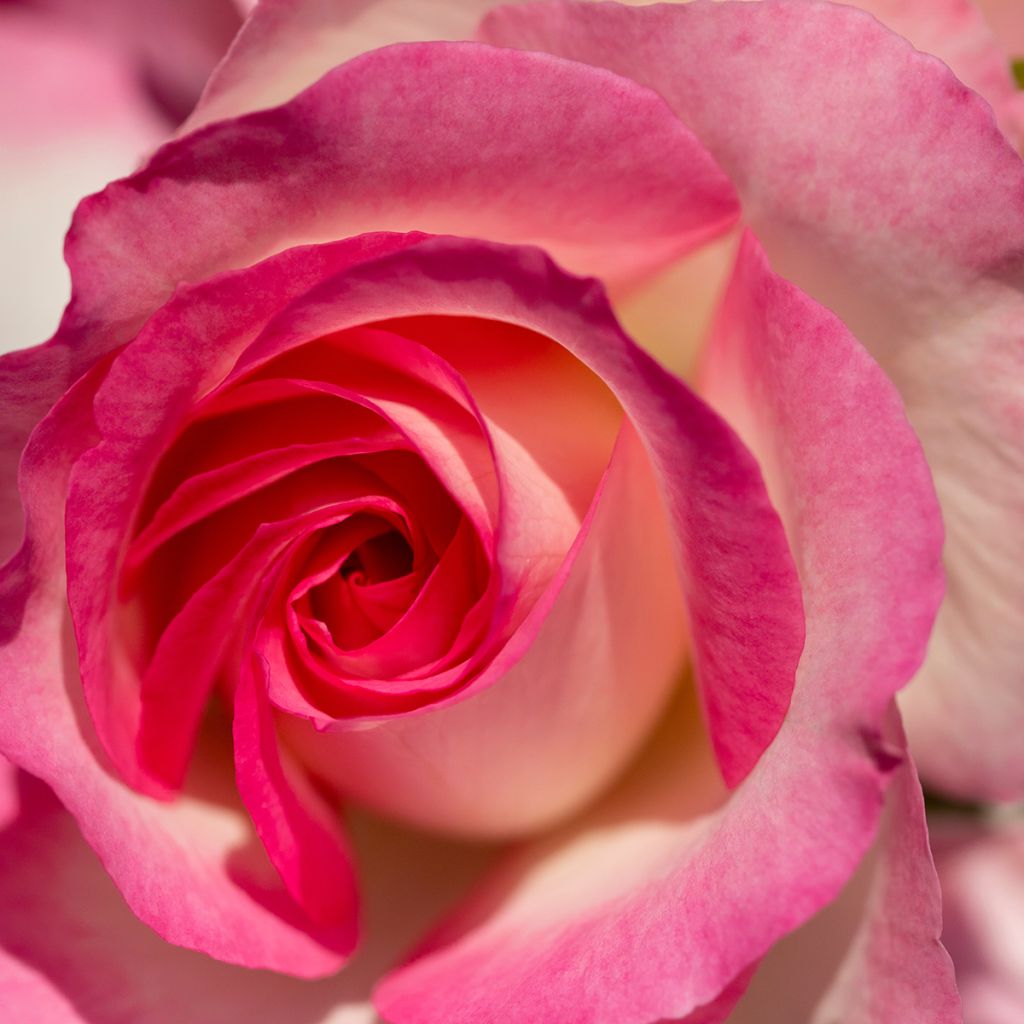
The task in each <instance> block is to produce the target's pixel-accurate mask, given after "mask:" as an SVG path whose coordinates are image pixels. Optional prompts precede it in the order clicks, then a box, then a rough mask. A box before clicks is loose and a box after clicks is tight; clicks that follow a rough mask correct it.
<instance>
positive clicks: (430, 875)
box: [0, 775, 490, 1024]
mask: <svg viewBox="0 0 1024 1024" xmlns="http://www.w3.org/2000/svg"><path fill="white" fill-rule="evenodd" d="M19 796H20V803H21V813H20V815H19V817H18V818H17V820H16V821H15V822H14V823H13V824H11V825H10V826H9V827H8V828H6V829H5V830H4V831H2V832H0V904H2V905H3V908H4V913H3V915H0V1005H2V1006H3V1011H4V1020H5V1021H10V1022H11V1024H22V1022H24V1024H181V1022H183V1021H188V1022H189V1024H225V1022H231V1024H235V1022H236V1021H248V1020H252V1021H259V1022H260V1024H297V1022H301V1024H381V1021H380V1020H379V1018H378V1017H377V1016H376V1014H375V1013H374V1012H373V1010H372V1007H371V1006H370V1004H369V990H370V986H371V984H372V983H373V981H374V979H375V978H376V977H377V976H378V975H379V974H380V972H381V971H382V970H383V969H384V968H386V967H387V966H388V965H389V964H390V963H391V962H393V960H394V959H395V957H396V956H398V955H400V953H401V951H402V950H403V948H404V947H406V946H407V945H408V944H409V942H410V941H413V940H414V939H415V938H416V936H417V935H418V934H419V932H420V931H421V930H422V929H423V928H424V927H426V926H427V924H428V923H429V922H430V921H431V919H432V918H433V917H434V916H435V915H436V914H437V913H438V911H439V910H440V909H441V908H443V907H444V906H446V905H447V904H448V903H450V902H451V900H452V898H453V897H454V896H456V895H457V894H458V893H459V892H460V891H461V890H462V889H464V888H465V886H466V884H467V883H468V882H469V881H470V880H472V878H473V877H474V876H475V875H477V874H479V871H480V869H481V867H482V866H483V865H484V864H486V863H487V861H488V859H489V856H490V853H489V851H487V850H485V849H483V848H477V847H470V846H460V845H456V844H453V843H451V842H447V841H444V840H439V839H431V838H428V837H424V836H419V835H413V834H408V833H403V832H400V831H399V830H397V829H395V828H394V827H392V826H386V825H381V824H378V823H375V822H368V821H362V822H358V823H357V825H358V827H357V829H356V831H357V835H358V839H359V845H360V853H361V854H362V855H363V859H364V860H365V861H366V863H367V865H368V870H367V872H366V873H365V876H364V878H363V882H364V895H365V897H366V903H367V915H366V924H367V931H368V941H367V943H366V944H365V945H364V946H362V947H361V949H360V952H359V953H358V954H357V956H356V957H355V958H354V959H353V960H352V962H351V963H350V964H348V965H346V967H345V969H344V971H343V972H342V973H341V974H339V975H337V976H335V977H333V978H327V979H323V980H320V981H309V980H298V979H294V978H287V977H284V976H283V975H280V974H275V973H271V972H269V971H250V970H246V969H245V968H241V967H233V966H231V965H229V964H225V963H221V962H218V961H216V960H213V959H211V958H210V957H208V956H205V955H203V954H200V953H195V952H192V951H190V950H186V949H181V948H179V947H177V946H172V945H170V944H169V943H166V942H164V941H163V940H162V939H161V938H160V937H159V936H157V935H156V934H154V933H153V932H152V931H151V930H150V929H149V928H147V927H146V926H145V925H143V924H142V923H141V922H140V921H139V920H138V919H137V918H136V917H135V916H134V915H133V914H132V913H131V911H130V910H129V909H128V908H127V907H126V906H125V905H124V902H123V900H122V899H121V897H120V895H119V893H118V892H117V890H116V889H115V888H114V886H113V884H112V883H111V881H110V879H109V877H108V876H107V875H106V873H105V872H104V870H103V867H102V865H101V864H100V862H99V861H98V860H97V859H96V856H95V854H94V853H93V851H92V850H91V849H90V848H89V846H88V844H87V843H85V842H84V840H83V839H82V837H81V835H80V833H79V831H78V828H77V826H76V824H75V821H74V819H73V818H72V817H71V815H69V814H68V813H67V811H65V810H64V809H63V808H62V807H61V805H60V803H59V802H58V801H57V800H56V799H55V797H54V796H53V794H52V793H51V792H49V790H47V788H46V787H45V786H44V785H43V784H42V783H40V782H39V781H37V780H35V779H32V778H31V777H29V776H27V775H23V776H22V777H21V780H20V785H19Z"/></svg>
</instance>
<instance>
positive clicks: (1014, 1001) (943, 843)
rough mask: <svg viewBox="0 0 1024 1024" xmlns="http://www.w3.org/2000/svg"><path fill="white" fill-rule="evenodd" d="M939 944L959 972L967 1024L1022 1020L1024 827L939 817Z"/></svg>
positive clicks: (1012, 821)
mask: <svg viewBox="0 0 1024 1024" xmlns="http://www.w3.org/2000/svg"><path fill="white" fill-rule="evenodd" d="M931 833H932V849H933V850H934V852H935V862H936V867H937V868H938V871H939V879H940V881H941V882H942V904H943V917H944V921H943V928H942V941H943V942H944V943H945V944H946V946H947V947H948V948H949V952H950V954H951V956H952V957H953V962H954V964H955V965H956V978H957V984H958V985H959V987H960V992H961V995H962V996H963V1001H964V1020H965V1022H966V1024H1015V1022H1017V1021H1019V1020H1021V1019H1024V819H1022V818H1021V814H1020V808H1017V809H1016V812H1015V813H1014V814H1013V815H1011V816H1007V817H1005V818H1004V819H1002V820H991V821H977V820H975V821H972V820H970V819H956V818H953V817H945V816H942V815H936V816H935V817H934V818H933V820H932V823H931Z"/></svg>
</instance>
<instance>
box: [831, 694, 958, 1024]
mask: <svg viewBox="0 0 1024 1024" xmlns="http://www.w3.org/2000/svg"><path fill="white" fill-rule="evenodd" d="M888 732H889V734H890V742H892V743H893V744H894V746H895V747H896V748H897V749H900V750H904V751H905V750H906V738H905V737H904V735H903V728H902V726H901V725H900V722H899V712H898V711H896V709H895V708H893V710H892V712H891V715H890V726H889V730H888ZM879 846H880V848H881V852H880V855H879V859H878V863H877V865H876V866H875V871H874V878H873V879H872V890H871V893H870V896H869V899H868V902H867V905H866V907H865V909H864V918H863V921H862V922H861V925H860V928H859V929H858V933H857V936H856V938H855V939H854V942H853V944H852V946H851V948H850V950H849V952H848V953H847V956H846V958H845V959H844V962H843V964H842V967H841V969H840V972H839V975H838V977H837V979H836V982H835V984H834V985H833V987H832V988H831V989H830V990H829V992H828V993H827V994H826V996H825V998H824V1000H823V1001H822V1003H821V1004H820V1005H819V1007H818V1009H817V1011H816V1013H815V1017H814V1024H829V1022H830V1021H836V1020H838V1021H842V1022H843V1024H905V1022H906V1021H912V1020H925V1021H928V1022H929V1024H960V1022H961V1020H962V1013H961V1007H960V999H959V996H958V994H957V987H956V983H955V981H954V980H953V964H952V961H951V960H950V958H949V954H948V953H947V952H946V950H945V949H944V948H943V947H942V944H941V943H940V942H939V934H940V933H941V932H942V899H941V897H940V894H939V884H938V879H937V877H936V875H935V868H934V865H933V864H932V858H931V853H930V851H929V849H928V826H927V824H926V823H925V817H924V799H923V797H922V795H921V786H920V783H919V782H918V781H917V773H916V772H915V771H914V764H913V761H911V760H910V759H909V757H907V760H905V761H904V763H903V764H902V765H900V767H899V769H898V771H897V773H896V776H895V778H894V779H893V782H892V785H891V786H890V789H889V794H888V799H887V804H886V812H885V818H884V819H883V824H882V834H881V837H880V840H879Z"/></svg>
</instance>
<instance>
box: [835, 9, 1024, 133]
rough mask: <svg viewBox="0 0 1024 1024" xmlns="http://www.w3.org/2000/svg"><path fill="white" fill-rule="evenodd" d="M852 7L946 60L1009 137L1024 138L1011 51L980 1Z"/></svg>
mask: <svg viewBox="0 0 1024 1024" xmlns="http://www.w3.org/2000/svg"><path fill="white" fill-rule="evenodd" d="M852 6H854V7H860V8H862V9H863V10H865V11H868V12H869V13H871V14H873V15H874V16H875V17H876V18H878V20H879V21H881V22H882V24H883V25H886V26H888V27H889V28H891V29H892V30H893V31H894V32H898V33H899V34H900V35H901V36H903V37H904V38H906V39H908V40H909V41H910V42H911V43H913V44H914V46H916V47H917V49H919V50H922V51H924V52H925V53H931V54H934V55H935V56H936V57H939V58H941V59H942V60H944V61H945V62H946V63H947V64H948V65H949V66H950V68H951V69H952V70H953V73H954V74H955V75H956V76H957V78H959V79H960V81H961V82H963V83H964V85H967V86H970V87H971V88H972V89H973V90H974V91H975V92H977V93H979V94H980V95H982V96H984V97H985V99H986V100H988V102H989V103H990V104H991V105H992V108H993V110H994V111H995V114H996V120H997V121H998V122H999V125H1000V127H1001V128H1002V129H1003V131H1004V132H1006V134H1007V136H1008V137H1009V138H1010V139H1011V140H1012V141H1013V142H1015V143H1017V144H1020V143H1021V142H1022V141H1024V137H1022V132H1024V95H1022V94H1021V92H1020V90H1019V89H1018V88H1017V85H1016V82H1015V81H1014V79H1013V75H1012V73H1011V70H1010V55H1011V54H1010V50H1009V49H1008V48H1007V46H1006V45H1005V44H1004V43H1002V42H1001V40H1000V39H999V38H998V36H997V33H995V32H994V31H993V29H992V28H991V27H990V26H989V25H988V23H987V22H986V19H985V18H984V17H983V13H982V11H979V7H982V4H981V3H979V2H978V0H854V2H853V4H852Z"/></svg>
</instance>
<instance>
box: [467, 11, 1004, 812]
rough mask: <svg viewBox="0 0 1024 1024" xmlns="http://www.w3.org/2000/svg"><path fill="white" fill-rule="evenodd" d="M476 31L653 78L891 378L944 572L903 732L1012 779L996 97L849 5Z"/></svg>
mask: <svg viewBox="0 0 1024 1024" xmlns="http://www.w3.org/2000/svg"><path fill="white" fill-rule="evenodd" d="M485 35H486V38H488V39H489V40H492V41H496V42H500V43H504V44H508V45H521V46H527V47H529V48H531V49H541V50H546V51H548V52H552V53H557V54H560V55H563V56H567V57H571V58H574V59H577V60H581V61H585V62H588V63H591V64H596V65H598V66H602V67H608V68H610V69H612V70H613V71H616V72H618V73H620V74H625V75H628V76H630V77H632V78H634V79H635V80H637V81H639V82H641V83H643V84H645V85H648V86H650V87H653V88H655V89H656V91H658V92H659V93H661V95H663V96H664V97H665V98H666V100H668V102H669V103H670V105H671V106H672V108H673V109H674V110H676V111H677V112H678V113H679V115H680V116H681V118H682V119H683V120H684V121H685V122H686V123H687V124H688V125H689V126H690V127H692V128H693V129H694V131H696V133H697V134H698V136H699V137H700V138H701V140H702V141H703V142H704V143H705V144H706V145H707V146H708V148H709V149H710V150H711V152H712V153H713V154H714V155H715V157H716V159H718V160H719V162H720V163H721V165H722V166H723V167H724V168H725V169H726V170H727V171H728V172H729V174H730V176H731V178H732V180H733V181H734V182H735V183H736V186H737V189H738V190H739V192H740V194H741V196H742V198H743V201H744V212H745V214H746V217H747V218H748V220H749V222H750V224H751V226H752V227H753V229H754V230H755V231H756V232H757V235H758V237H759V238H760V239H761V240H762V242H763V243H764V245H765V248H766V251H767V252H768V254H769V256H770V257H771V259H772V262H773V265H774V266H775V267H776V268H777V269H778V271H779V272H780V273H782V274H783V275H784V276H785V277H786V278H788V279H789V280H791V281H794V282H795V283H797V284H799V285H800V286H801V287H802V288H804V289H805V290H806V291H807V292H808V293H809V294H811V295H813V296H814V297H815V298H817V299H818V300H820V301H821V302H823V303H824V304H825V305H827V306H828V307H829V308H830V309H833V310H834V311H835V312H836V313H838V314H839V315H840V316H841V317H842V319H843V321H844V322H845V323H846V324H847V325H848V326H849V327H850V329H851V330H852V331H853V333H854V334H855V335H856V336H857V338H858V339H860V341H861V342H862V343H863V344H864V345H865V346H866V347H867V348H868V350H869V351H870V352H871V353H872V355H873V356H874V357H875V358H876V359H877V360H878V361H879V363H880V364H881V366H882V368H883V369H884V370H885V371H886V372H887V373H888V374H889V376H890V377H891V379H892V380H893V381H894V382H895V384H896V386H897V387H898V388H899V390H900V393H901V395H902V396H903V399H904V401H905V402H906V406H907V412H908V415H909V416H910V419H911V422H912V423H913V424H914V427H915V429H916V430H917V432H918V434H919V435H920V437H921V440H922V443H923V444H924V448H925V452H926V454H927V456H928V462H929V465H930V466H931V468H932V472H933V473H934V476H935V481H936V487H937V489H938V492H939V497H940V500H941V503H942V510H943V515H944V518H945V522H946V529H947V543H946V552H945V559H946V567H947V573H948V575H949V580H950V583H949V592H948V599H947V601H946V603H945V605H944V606H943V608H942V611H941V613H940V616H939V622H938V625H937V627H936V632H935V636H934V639H933V642H932V644H931V647H930V649H929V654H928V661H927V664H926V665H925V667H924V669H923V670H922V672H921V674H920V678H919V679H918V680H916V681H915V683H914V685H912V686H911V687H910V689H909V690H908V692H907V694H906V695H905V700H904V702H903V704H902V707H903V709H904V715H905V717H906V721H907V731H908V733H909V735H910V739H911V749H912V750H913V751H914V755H915V758H916V759H917V762H918V766H919V768H920V770H921V773H922V776H923V777H924V778H925V779H926V780H927V781H929V782H930V783H931V784H933V785H939V786H942V787H943V788H945V789H947V790H950V791H951V792H954V793H962V794H966V795H974V796H983V797H985V796H987V797H993V798H1012V797H1014V796H1015V795H1016V796H1018V797H1019V796H1021V795H1024V758H1020V757H1019V756H1018V755H1017V751H1016V746H1017V739H1016V737H1017V736H1018V735H1019V734H1020V733H1021V732H1022V731H1024V687H1022V686H1021V685H1020V681H1021V675H1020V673H1021V665H1022V664H1024V622H1022V614H1024V575H1022V574H1021V573H1020V572H1019V571H1018V569H1017V566H1018V562H1019V543H1018V539H1019V536H1020V533H1021V522H1022V517H1024V445H1022V444H1021V441H1020V439H1021V437H1022V436H1024V397H1022V396H1024V389H1022V388H1021V386H1020V382H1021V380H1022V379H1024V347H1022V345H1021V336H1022V333H1024V299H1022V297H1021V294H1022V291H1024V281H1022V276H1024V272H1022V269H1021V256H1020V254H1021V252H1022V250H1024V203H1022V201H1021V196H1022V195H1024V165H1022V164H1021V160H1020V158H1019V157H1018V156H1017V154H1016V153H1014V152H1013V150H1012V149H1011V148H1010V147H1009V145H1008V144H1007V143H1006V140H1005V139H1004V138H1003V137H1002V135H1001V134H1000V133H999V132H998V130H997V128H996V126H995V125H994V123H993V121H992V114H991V111H990V110H989V109H988V107H987V105H986V104H985V103H984V102H983V101H981V100H979V99H978V98H977V97H976V96H975V95H974V94H972V93H971V92H969V91H968V90H967V89H966V88H965V87H964V86H963V85H961V84H960V83H959V82H957V81H956V79H955V78H953V76H952V75H951V74H950V72H949V71H948V69H947V68H945V67H944V66H943V65H942V64H941V63H939V62H938V61H936V60H934V59H932V58H930V57H926V56H923V55H921V54H919V53H917V52H915V51H913V50H912V49H911V48H910V47H909V46H907V44H906V43H905V42H903V41H902V40H900V39H899V38H898V37H897V36H895V35H894V34H892V33H891V32H888V31H887V30H885V29H884V28H882V27H881V26H880V25H879V24H878V23H877V22H876V21H875V20H873V19H872V18H871V17H870V16H868V15H866V14H865V13H864V12H862V11H856V10H852V9H850V8H847V7H844V6H842V5H839V4H806V3H802V2H788V0H765V2H762V3H743V4H710V3H708V4H686V5H681V6H659V7H649V8H639V9H626V8H620V7H616V6H615V5H599V4H593V5H591V4H575V5H573V4H565V5H561V6H558V7H552V6H547V5H540V6H536V7H526V8H522V9H519V8H507V9H503V10H501V11H499V12H497V13H495V14H493V15H491V16H490V18H489V20H488V21H487V23H486V32H485ZM752 69H756V73H752ZM894 140H898V144H894ZM951 211H957V213H956V214H955V215H954V214H953V213H952V212H951ZM950 410H956V415H955V416H953V415H950ZM965 681H966V682H965Z"/></svg>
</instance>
